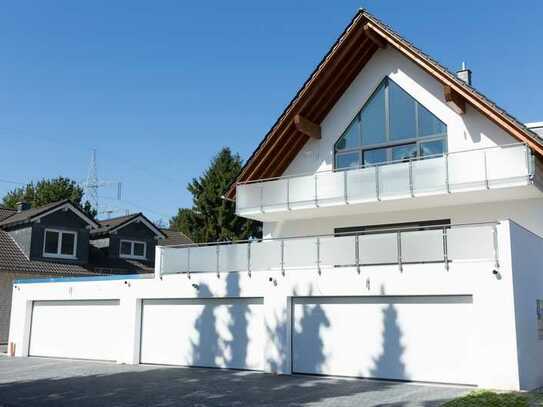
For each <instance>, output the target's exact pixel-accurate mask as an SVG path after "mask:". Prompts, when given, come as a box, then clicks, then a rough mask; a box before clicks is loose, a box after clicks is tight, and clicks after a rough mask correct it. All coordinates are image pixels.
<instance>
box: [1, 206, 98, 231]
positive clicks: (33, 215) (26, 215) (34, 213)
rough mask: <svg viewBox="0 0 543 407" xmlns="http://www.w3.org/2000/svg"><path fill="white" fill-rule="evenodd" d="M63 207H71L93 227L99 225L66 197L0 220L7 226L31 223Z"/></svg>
mask: <svg viewBox="0 0 543 407" xmlns="http://www.w3.org/2000/svg"><path fill="white" fill-rule="evenodd" d="M62 209H70V210H72V211H73V212H74V213H75V214H76V215H78V216H79V217H80V218H81V219H83V220H84V221H85V222H87V223H88V224H89V225H90V226H91V227H94V228H96V227H98V223H96V221H94V220H93V219H91V218H90V217H89V216H88V215H86V214H85V212H84V211H83V210H82V209H81V208H79V207H78V206H76V205H74V204H73V203H71V202H70V201H69V200H67V199H64V200H62V201H58V202H52V203H50V204H47V205H43V206H40V207H38V208H31V209H27V210H25V211H21V212H15V213H14V214H13V215H11V216H9V217H8V218H6V219H4V220H3V221H0V226H3V227H7V226H15V225H19V224H25V223H29V222H32V221H34V220H36V219H38V218H41V217H43V216H47V215H49V214H51V213H53V212H56V211H59V210H62Z"/></svg>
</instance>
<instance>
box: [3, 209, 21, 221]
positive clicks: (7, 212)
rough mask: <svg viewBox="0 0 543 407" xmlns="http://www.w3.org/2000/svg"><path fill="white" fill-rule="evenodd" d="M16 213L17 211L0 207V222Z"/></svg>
mask: <svg viewBox="0 0 543 407" xmlns="http://www.w3.org/2000/svg"><path fill="white" fill-rule="evenodd" d="M16 213H17V210H15V209H11V208H4V207H1V206H0V222H2V221H3V220H6V219H7V218H9V217H10V216H13V215H15V214H16Z"/></svg>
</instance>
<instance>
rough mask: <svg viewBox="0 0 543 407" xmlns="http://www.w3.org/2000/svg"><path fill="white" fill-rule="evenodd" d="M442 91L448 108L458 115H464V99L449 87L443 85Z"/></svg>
mask: <svg viewBox="0 0 543 407" xmlns="http://www.w3.org/2000/svg"><path fill="white" fill-rule="evenodd" d="M443 90H444V93H445V100H446V101H447V104H448V105H449V107H450V108H451V109H452V110H454V111H455V112H456V113H458V114H464V113H466V99H464V98H463V97H462V96H461V95H460V94H458V93H457V92H455V91H454V90H453V89H452V88H451V87H450V86H449V85H445V86H444V87H443Z"/></svg>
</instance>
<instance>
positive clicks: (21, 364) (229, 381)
mask: <svg viewBox="0 0 543 407" xmlns="http://www.w3.org/2000/svg"><path fill="white" fill-rule="evenodd" d="M18 375H20V376H18ZM465 392H466V390H465V389H458V388H450V387H436V386H431V387H428V386H417V385H410V384H405V383H387V382H376V381H368V380H344V379H336V378H324V377H312V376H277V375H271V374H265V373H256V372H246V371H231V370H222V369H203V368H202V369H191V368H182V367H159V366H143V365H140V366H126V365H117V364H113V363H97V362H86V361H69V360H51V359H35V358H28V359H26V358H24V359H23V358H17V359H7V358H6V359H2V358H0V406H1V405H2V404H3V403H4V404H6V405H8V406H17V407H22V406H24V407H28V406H63V407H72V406H75V407H90V406H101V407H110V406H130V407H139V406H161V407H166V406H201V407H203V406H206V407H219V406H234V405H235V406H260V407H271V406H289V407H302V406H306V405H308V404H311V405H312V406H314V407H318V406H323V407H324V406H327V407H328V406H339V405H353V406H364V407H376V406H381V407H384V406H389V407H392V406H394V407H404V406H413V405H417V406H425V407H430V406H437V405H439V403H442V402H443V401H445V400H448V399H450V398H453V397H457V396H459V395H461V394H464V393H465ZM414 401H416V403H413V402H414Z"/></svg>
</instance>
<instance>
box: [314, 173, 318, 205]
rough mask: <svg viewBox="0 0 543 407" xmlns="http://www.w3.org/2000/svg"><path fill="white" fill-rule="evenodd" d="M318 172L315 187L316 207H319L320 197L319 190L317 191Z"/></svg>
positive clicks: (315, 177)
mask: <svg viewBox="0 0 543 407" xmlns="http://www.w3.org/2000/svg"><path fill="white" fill-rule="evenodd" d="M317 182H318V180H317V174H315V175H314V184H315V185H314V188H315V191H314V192H315V208H318V207H319V197H318V192H317Z"/></svg>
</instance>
